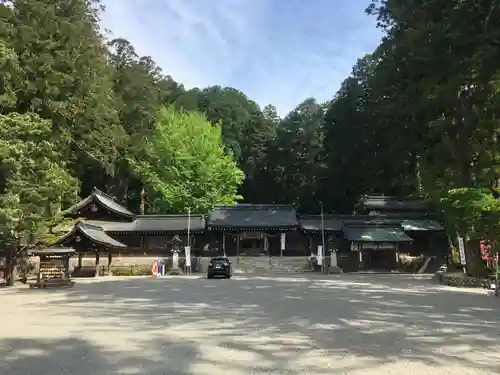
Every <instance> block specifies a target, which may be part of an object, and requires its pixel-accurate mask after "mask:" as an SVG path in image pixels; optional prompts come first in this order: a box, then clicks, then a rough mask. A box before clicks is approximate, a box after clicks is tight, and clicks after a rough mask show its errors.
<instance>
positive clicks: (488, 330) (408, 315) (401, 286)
mask: <svg viewBox="0 0 500 375" xmlns="http://www.w3.org/2000/svg"><path fill="white" fill-rule="evenodd" d="M27 297H29V298H27ZM0 298H2V297H0ZM5 298H7V299H8V300H9V301H11V304H12V305H11V309H12V311H18V314H21V315H23V316H24V318H25V320H27V324H26V325H25V326H26V327H27V328H28V329H32V331H33V332H38V333H36V335H39V336H42V337H38V338H33V337H32V338H30V339H26V340H20V339H19V340H16V339H15V338H14V337H13V334H14V332H11V333H10V334H7V336H6V338H5V339H4V340H2V341H0V343H1V345H0V350H1V351H0V358H2V357H4V358H5V360H4V361H3V362H0V373H5V374H9V375H12V374H25V373H26V374H27V373H29V372H26V370H27V369H29V368H31V369H33V368H36V369H40V371H35V373H36V374H37V375H45V374H47V375H49V373H50V374H53V373H55V371H56V370H57V369H58V368H59V367H61V366H63V365H64V364H65V363H68V365H67V366H70V368H69V369H67V368H66V367H65V370H66V373H68V374H80V373H81V374H88V373H92V374H115V373H116V374H118V373H122V374H136V373H137V374H139V373H140V374H169V375H175V374H184V373H185V374H225V373H227V374H232V375H238V374H250V373H255V374H258V373H263V374H264V373H279V374H295V373H296V374H304V373H310V374H330V373H334V374H342V373H346V374H358V373H359V374H361V373H363V374H370V373H374V374H375V373H379V371H382V372H383V371H385V372H387V373H391V372H394V373H397V374H402V373H408V371H410V370H412V371H413V373H415V374H418V373H420V372H421V373H422V374H424V373H428V371H429V370H433V369H442V368H446V369H447V371H451V372H453V373H454V374H455V375H460V374H469V373H470V374H489V373H491V374H498V373H500V344H499V342H498V339H499V338H500V326H499V319H498V311H499V307H500V299H495V298H493V297H491V296H486V295H481V294H477V293H467V292H461V291H450V290H447V289H445V288H442V287H439V286H436V285H434V284H432V283H430V282H429V281H428V280H418V279H416V278H412V277H399V276H397V275H367V276H349V275H343V276H341V277H337V278H334V279H326V280H323V279H321V278H320V277H311V278H291V277H283V278H265V277H261V278H245V277H241V278H236V279H233V280H203V279H201V280H200V279H198V280H197V279H188V278H164V279H161V280H150V279H143V278H141V279H128V280H119V279H112V278H110V279H106V280H99V281H93V282H88V283H78V284H77V285H75V287H74V288H73V289H67V290H27V289H23V290H19V291H16V292H12V293H9V294H8V296H6V297H5ZM20 300H22V301H23V302H22V305H21V302H19V301H20ZM16 301H17V302H16ZM0 317H1V314H0ZM18 318H19V319H20V317H18ZM19 327H23V325H22V324H21V325H20V326H19ZM12 329H13V328H11V330H12ZM54 330H56V331H57V330H59V331H61V332H59V331H57V332H59V333H58V334H55V333H54ZM39 331H42V332H45V335H44V334H43V333H40V332H39ZM8 332H9V331H8ZM36 335H35V336H36ZM19 336H22V337H25V336H29V332H23V333H22V334H20V335H19ZM63 336H66V338H63ZM57 337H59V338H57ZM68 337H69V338H68ZM74 337H78V339H76V338H74ZM56 349H57V350H56ZM64 366H66V365H64ZM71 366H72V367H71ZM90 368H91V369H92V371H91V372H88V371H89V370H88V369H90ZM72 369H75V371H72ZM85 369H86V371H84V370H85ZM22 370H24V372H23V371H22ZM78 371H80V372H78ZM252 371H253V372H252ZM410 372H411V371H410ZM451 372H450V373H451Z"/></svg>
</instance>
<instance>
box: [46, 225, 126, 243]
mask: <svg viewBox="0 0 500 375" xmlns="http://www.w3.org/2000/svg"><path fill="white" fill-rule="evenodd" d="M76 234H80V235H83V236H85V237H87V238H88V239H89V240H91V241H92V242H95V243H97V244H99V245H103V246H106V247H111V248H126V247H127V246H126V245H124V244H122V243H121V242H119V241H117V240H115V239H114V238H112V237H110V236H108V235H107V234H106V233H105V232H104V230H103V228H102V227H99V226H96V225H91V224H88V223H84V222H78V223H76V224H75V226H74V227H73V229H72V230H71V231H70V232H68V233H66V234H65V235H64V236H62V237H61V238H59V239H58V240H57V241H56V242H55V244H54V245H64V244H65V243H67V240H68V239H70V238H71V237H72V236H73V235H76Z"/></svg>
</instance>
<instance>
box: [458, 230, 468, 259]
mask: <svg viewBox="0 0 500 375" xmlns="http://www.w3.org/2000/svg"><path fill="white" fill-rule="evenodd" d="M458 249H459V250H460V263H461V264H462V266H465V265H466V264H467V262H466V261H465V246H464V239H463V238H462V237H458Z"/></svg>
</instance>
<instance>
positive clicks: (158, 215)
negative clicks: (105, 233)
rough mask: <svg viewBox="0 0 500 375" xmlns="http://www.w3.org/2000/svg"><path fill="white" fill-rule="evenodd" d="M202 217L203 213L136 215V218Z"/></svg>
mask: <svg viewBox="0 0 500 375" xmlns="http://www.w3.org/2000/svg"><path fill="white" fill-rule="evenodd" d="M189 216H191V217H203V216H204V215H203V214H152V215H137V216H136V217H135V218H136V219H159V218H169V217H171V218H177V217H189Z"/></svg>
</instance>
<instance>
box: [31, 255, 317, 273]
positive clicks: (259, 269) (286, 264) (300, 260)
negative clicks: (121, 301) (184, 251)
mask: <svg viewBox="0 0 500 375" xmlns="http://www.w3.org/2000/svg"><path fill="white" fill-rule="evenodd" d="M158 258H160V259H164V260H165V261H166V262H167V264H169V263H171V260H170V259H171V257H169V258H166V257H113V259H112V263H111V272H112V274H120V275H122V274H130V275H135V274H137V275H140V274H148V270H151V266H152V264H153V262H154V261H156V260H157V259H158ZM169 260H170V261H169ZM229 260H230V262H231V265H232V267H233V270H235V271H236V272H243V273H253V274H259V273H300V272H305V271H308V270H310V269H311V264H310V261H309V259H308V257H305V256H303V257H270V258H268V257H245V256H241V257H239V258H238V257H229ZM30 262H32V263H33V268H34V269H38V266H39V259H38V258H37V257H34V258H30ZM70 262H71V265H72V267H73V269H75V268H77V266H78V257H73V258H71V260H70ZM195 262H196V263H197V264H196V269H193V272H198V273H205V272H206V271H207V267H208V263H209V262H210V258H209V257H200V258H197V259H196V260H195ZM184 264H185V260H184V258H183V257H179V265H180V266H181V267H183V265H184ZM82 266H83V267H84V268H88V269H91V268H94V267H95V258H94V257H85V258H82ZM107 266H108V257H107V256H104V255H103V256H101V257H100V258H99V267H100V269H101V272H100V273H101V274H102V273H107ZM193 266H194V264H193Z"/></svg>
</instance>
